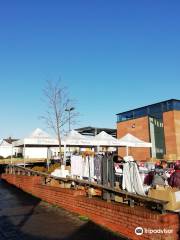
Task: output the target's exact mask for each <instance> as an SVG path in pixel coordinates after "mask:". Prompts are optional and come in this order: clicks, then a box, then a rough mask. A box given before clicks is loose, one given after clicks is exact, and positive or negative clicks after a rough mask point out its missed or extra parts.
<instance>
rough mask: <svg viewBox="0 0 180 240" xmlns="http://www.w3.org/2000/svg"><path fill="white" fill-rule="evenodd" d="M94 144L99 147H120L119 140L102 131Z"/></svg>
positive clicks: (95, 138)
mask: <svg viewBox="0 0 180 240" xmlns="http://www.w3.org/2000/svg"><path fill="white" fill-rule="evenodd" d="M94 144H95V145H97V146H111V147H113V146H119V141H118V139H117V138H115V137H112V136H111V135H110V134H108V133H106V132H104V131H102V132H100V133H99V134H97V135H96V136H95V137H94Z"/></svg>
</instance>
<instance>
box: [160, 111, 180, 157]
mask: <svg viewBox="0 0 180 240" xmlns="http://www.w3.org/2000/svg"><path fill="white" fill-rule="evenodd" d="M163 122H164V133H165V145H166V157H167V159H170V160H175V159H178V158H180V111H169V112H164V113H163Z"/></svg>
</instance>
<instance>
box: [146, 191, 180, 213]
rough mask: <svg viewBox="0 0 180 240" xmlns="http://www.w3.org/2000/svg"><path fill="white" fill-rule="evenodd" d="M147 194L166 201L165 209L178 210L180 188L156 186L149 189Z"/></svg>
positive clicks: (179, 207)
mask: <svg viewBox="0 0 180 240" xmlns="http://www.w3.org/2000/svg"><path fill="white" fill-rule="evenodd" d="M148 196H149V197H151V198H155V199H158V200H164V201H168V203H167V204H166V205H165V209H166V210H172V211H177V210H180V190H179V189H177V188H171V187H163V186H157V187H156V189H153V188H150V189H149V192H148Z"/></svg>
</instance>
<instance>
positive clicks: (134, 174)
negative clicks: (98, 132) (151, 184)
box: [122, 156, 145, 195]
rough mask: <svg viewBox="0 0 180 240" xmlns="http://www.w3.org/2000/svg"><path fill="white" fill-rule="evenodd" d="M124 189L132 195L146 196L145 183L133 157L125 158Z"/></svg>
mask: <svg viewBox="0 0 180 240" xmlns="http://www.w3.org/2000/svg"><path fill="white" fill-rule="evenodd" d="M124 160H125V163H124V164H123V182H122V188H123V189H126V190H127V191H128V192H130V193H137V194H139V195H145V191H144V188H143V183H142V180H141V177H140V174H139V170H138V167H137V164H136V162H134V159H133V158H132V157H131V156H126V157H124Z"/></svg>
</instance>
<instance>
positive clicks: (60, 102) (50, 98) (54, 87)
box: [41, 80, 78, 157]
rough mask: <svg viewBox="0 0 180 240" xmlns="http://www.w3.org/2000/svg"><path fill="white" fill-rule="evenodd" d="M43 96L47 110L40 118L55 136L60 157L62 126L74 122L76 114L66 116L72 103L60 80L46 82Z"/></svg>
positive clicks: (74, 112)
mask: <svg viewBox="0 0 180 240" xmlns="http://www.w3.org/2000/svg"><path fill="white" fill-rule="evenodd" d="M43 95H44V97H45V101H46V103H47V108H48V109H47V111H46V112H45V114H44V116H42V117H41V118H42V119H43V120H44V121H45V123H46V125H47V127H49V128H50V129H52V130H53V131H54V133H55V134H56V136H57V138H58V142H59V153H60V157H61V133H62V131H63V130H64V126H65V125H66V124H68V123H70V121H71V122H72V121H74V119H75V117H77V115H78V113H77V112H76V111H73V113H71V112H70V113H69V114H68V111H67V110H68V109H70V108H72V104H73V101H72V100H71V99H70V98H69V96H68V94H67V88H65V87H64V86H61V81H60V80H59V81H58V82H56V83H54V82H52V81H47V82H46V86H45V88H44V90H43ZM73 110H74V107H73Z"/></svg>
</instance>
